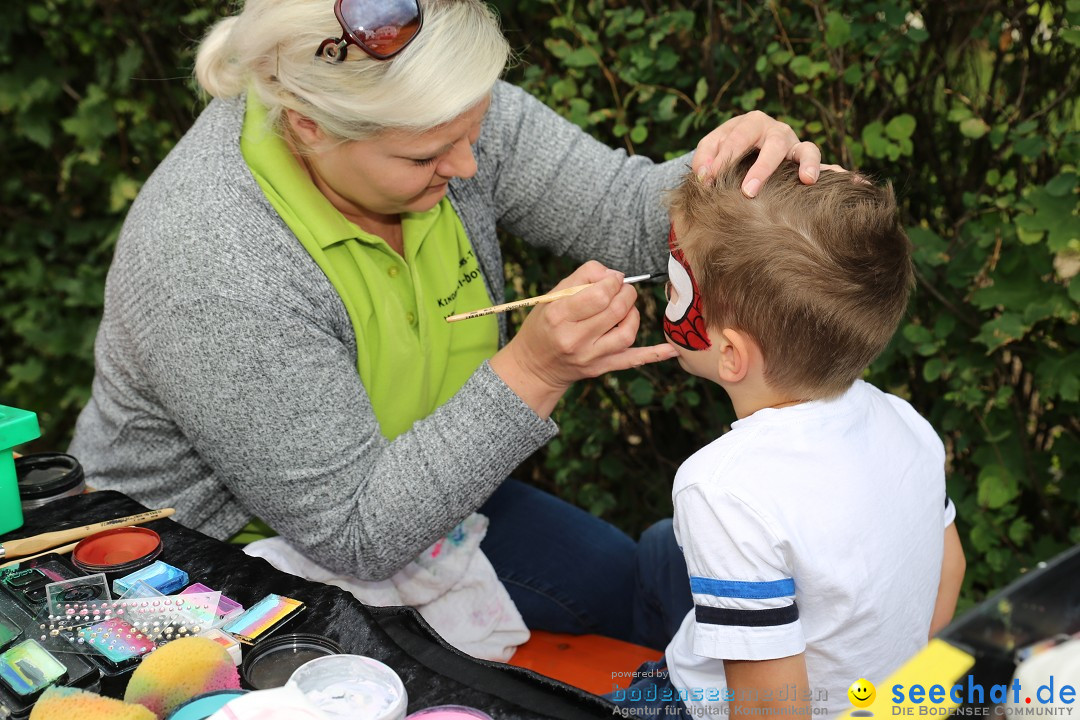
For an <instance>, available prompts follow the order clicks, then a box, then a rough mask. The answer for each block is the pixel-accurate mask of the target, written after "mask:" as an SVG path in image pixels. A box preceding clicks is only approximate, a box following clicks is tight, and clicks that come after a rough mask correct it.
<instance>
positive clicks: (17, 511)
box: [0, 405, 41, 535]
mask: <svg viewBox="0 0 1080 720" xmlns="http://www.w3.org/2000/svg"><path fill="white" fill-rule="evenodd" d="M40 435H41V429H40V428H38V422H37V415H35V414H34V413H32V412H29V411H28V410H20V409H19V408H13V407H8V406H6V405H0V535H3V534H4V533H6V532H9V531H11V530H15V529H16V528H20V527H22V524H23V514H22V504H21V503H20V501H19V482H18V479H17V478H16V477H15V460H14V454H13V452H12V448H14V447H15V446H16V445H21V444H22V443H24V442H28V441H30V440H33V439H35V438H37V437H39V436H40Z"/></svg>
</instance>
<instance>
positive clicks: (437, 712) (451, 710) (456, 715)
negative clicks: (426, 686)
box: [405, 705, 492, 720]
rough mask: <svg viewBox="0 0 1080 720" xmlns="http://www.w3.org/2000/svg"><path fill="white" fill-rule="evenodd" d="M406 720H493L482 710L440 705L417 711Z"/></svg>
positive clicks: (462, 706)
mask: <svg viewBox="0 0 1080 720" xmlns="http://www.w3.org/2000/svg"><path fill="white" fill-rule="evenodd" d="M405 720H492V717H491V716H490V715H488V714H487V713H486V712H484V711H482V710H477V709H476V708H471V707H465V706H464V705H439V706H437V707H431V708H428V709H426V710H417V711H416V712H414V713H413V714H412V715H410V716H409V717H407V718H405Z"/></svg>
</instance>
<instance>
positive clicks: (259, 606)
mask: <svg viewBox="0 0 1080 720" xmlns="http://www.w3.org/2000/svg"><path fill="white" fill-rule="evenodd" d="M303 609H304V603H302V602H300V601H299V600H293V599H292V598H287V597H284V596H282V595H275V594H270V595H267V596H266V597H264V598H263V599H262V600H260V601H259V602H257V603H255V604H254V605H252V606H251V607H250V608H248V609H247V610H246V611H245V612H244V614H243V615H241V616H240V617H238V618H236V619H235V620H232V621H230V622H229V623H228V624H226V625H225V627H223V628H222V629H223V630H224V631H225V632H227V633H229V634H230V635H233V636H235V637H236V639H237V640H239V641H240V642H242V643H246V644H249V645H250V644H252V643H254V642H255V641H256V640H258V639H259V638H260V637H263V636H264V635H268V634H270V633H272V632H274V631H275V630H277V629H278V628H280V627H281V626H282V625H284V624H285V623H287V622H288V621H289V620H292V619H293V618H294V617H296V615H297V614H298V613H299V612H300V611H301V610H303Z"/></svg>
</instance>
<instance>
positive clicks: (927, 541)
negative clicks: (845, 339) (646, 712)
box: [666, 381, 956, 717]
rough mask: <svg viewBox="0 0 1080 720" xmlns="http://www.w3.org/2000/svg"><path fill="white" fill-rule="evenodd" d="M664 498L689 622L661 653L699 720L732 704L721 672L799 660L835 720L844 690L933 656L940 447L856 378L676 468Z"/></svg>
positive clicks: (942, 504) (736, 427) (909, 411)
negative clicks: (830, 395)
mask: <svg viewBox="0 0 1080 720" xmlns="http://www.w3.org/2000/svg"><path fill="white" fill-rule="evenodd" d="M672 496H673V499H674V503H675V536H676V538H677V539H678V541H679V545H680V547H681V548H682V550H683V554H684V555H685V557H686V565H687V569H688V571H689V573H690V586H691V591H692V592H693V595H694V609H693V610H691V611H690V612H689V613H688V614H687V616H686V618H685V619H684V620H683V623H682V626H681V627H680V628H679V630H678V632H677V633H676V634H675V638H674V639H673V640H672V641H671V644H670V645H668V647H667V653H666V656H667V662H668V669H669V670H670V673H671V681H672V683H673V684H674V685H675V687H676V688H677V689H678V690H679V691H680V697H682V698H683V699H684V700H685V701H686V704H687V706H689V707H690V709H691V710H692V711H695V714H698V716H701V717H709V716H716V715H718V714H719V713H720V712H722V708H725V707H726V705H727V700H729V699H730V696H728V695H727V694H726V689H727V688H726V682H725V677H724V659H728V660H767V659H774V658H781V657H787V656H790V655H796V654H798V653H801V652H804V651H805V653H806V655H805V659H806V669H807V675H808V677H809V681H810V688H809V690H808V692H809V693H810V694H811V700H812V701H813V705H814V707H815V708H823V709H825V710H826V711H827V712H828V714H829V715H832V714H836V713H838V712H842V711H844V710H846V709H849V708H850V707H851V705H850V703H849V701H848V699H847V689H848V687H849V686H850V685H851V684H852V683H853V682H855V681H856V680H858V679H860V678H866V679H867V680H869V681H870V682H873V683H879V682H881V681H882V680H884V679H885V678H886V677H887V676H888V674H889V673H890V672H892V671H893V670H895V669H896V668H897V667H899V666H900V665H901V664H902V663H903V661H904V660H906V659H907V658H909V657H910V656H911V655H913V654H914V653H915V652H917V651H918V650H919V649H920V648H921V647H922V646H923V645H925V644H926V640H927V634H928V633H929V630H930V618H931V615H932V613H933V609H934V601H935V598H936V597H937V589H938V582H939V580H940V577H941V562H942V554H943V545H944V528H945V527H946V526H947V525H948V524H949V523H951V522H952V520H953V517H954V516H955V514H956V511H955V509H954V508H953V506H952V504H951V503H950V502H949V501H948V499H947V498H946V497H945V451H944V447H943V446H942V443H941V440H940V439H939V438H938V436H937V434H936V433H935V432H934V429H933V428H932V427H930V424H929V423H927V422H926V420H924V419H923V418H922V417H920V416H919V414H918V413H917V412H915V410H914V409H913V408H912V407H911V406H910V405H909V404H908V403H907V402H905V401H903V400H901V399H900V398H897V397H895V396H893V395H888V394H886V393H883V392H882V391H880V390H878V389H877V388H875V387H873V386H872V385H868V384H866V383H864V382H862V381H857V382H856V383H855V384H854V385H853V386H852V387H851V388H850V389H849V390H848V391H847V392H846V393H844V395H842V396H840V397H839V398H836V399H834V400H829V401H817V402H810V403H804V404H802V405H795V406H792V407H787V408H781V409H771V408H769V409H765V410H759V411H758V412H756V413H754V414H752V415H750V416H749V417H746V418H743V419H742V420H738V421H736V422H735V423H733V424H732V426H731V431H730V432H728V433H726V434H725V435H723V436H722V437H721V438H719V439H718V440H716V441H714V442H712V443H710V444H709V445H707V446H705V447H704V448H702V449H701V450H699V451H698V452H696V453H695V454H694V455H693V456H691V457H690V458H689V459H688V460H687V461H686V462H685V463H683V464H682V466H681V467H680V468H679V472H678V474H677V475H676V477H675V486H674V489H673V490H672ZM785 692H786V693H790V692H791V689H790V688H787V689H784V688H780V687H777V688H775V689H774V691H773V693H774V694H773V696H772V699H773V700H783V699H788V695H785V694H784V693H785ZM805 692H807V690H805V689H800V693H805ZM879 692H880V691H879ZM684 693H685V694H684ZM723 712H726V710H723ZM818 717H820V716H818Z"/></svg>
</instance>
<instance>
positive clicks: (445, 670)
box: [0, 492, 614, 720]
mask: <svg viewBox="0 0 1080 720" xmlns="http://www.w3.org/2000/svg"><path fill="white" fill-rule="evenodd" d="M147 509H148V508H145V507H143V506H142V505H140V504H139V503H137V502H135V501H134V500H132V499H131V498H129V497H127V496H125V495H123V494H121V493H117V492H95V493H90V494H87V495H80V496H77V497H71V498H65V499H63V500H58V501H56V502H53V503H50V504H49V505H46V506H44V507H41V508H38V509H36V510H32V511H29V512H27V513H26V522H25V524H24V525H23V527H22V528H20V529H19V530H16V531H14V532H11V533H8V534H7V535H4V536H0V542H2V541H4V540H11V539H14V538H17V537H27V536H30V535H36V534H38V533H42V532H48V531H52V530H58V529H61V528H62V527H70V526H79V525H87V524H90V523H92V522H98V521H102V520H109V519H113V518H118V517H123V516H126V515H133V514H135V513H139V512H143V511H145V510H147ZM146 527H149V528H151V529H152V530H154V531H156V532H157V533H158V534H159V535H160V536H161V540H162V544H163V550H162V553H161V556H160V558H159V559H161V560H164V561H165V562H168V563H169V564H171V565H174V566H176V567H178V568H180V569H182V570H184V571H186V572H187V573H188V576H189V577H190V582H192V583H195V582H201V583H204V584H205V585H208V586H209V587H211V588H214V589H215V590H220V591H221V592H222V593H223V594H225V595H227V596H229V597H231V598H233V599H235V600H237V601H238V602H240V603H243V605H244V606H245V607H250V606H251V605H252V604H254V603H255V602H257V601H258V600H260V599H261V598H262V597H264V596H266V595H267V594H269V593H278V594H280V595H285V596H288V597H292V598H296V599H297V600H301V601H303V602H304V603H305V604H306V605H307V608H306V610H304V611H303V613H302V614H301V616H300V617H298V618H297V620H295V621H294V622H292V623H290V625H289V626H288V627H287V628H285V629H283V630H282V631H281V632H309V633H316V634H319V635H324V636H326V637H329V638H331V639H332V640H334V641H336V642H337V643H339V644H340V645H341V647H342V648H343V649H344V650H345V652H346V653H352V654H356V655H366V656H368V657H373V658H375V659H377V660H380V661H381V662H384V663H386V664H387V665H389V666H390V667H391V668H393V669H394V670H395V671H396V672H397V673H398V675H400V676H401V679H402V681H403V682H404V683H405V688H406V690H407V691H408V694H409V712H414V711H416V710H420V709H422V708H426V707H431V706H434V705H444V704H461V705H467V706H471V707H475V708H479V709H481V710H484V711H485V712H487V713H489V714H490V715H491V716H492V717H494V718H495V719H496V720H501V719H502V718H524V719H531V718H560V719H564V720H578V719H579V718H610V717H611V716H612V715H613V711H614V706H613V705H611V704H610V703H607V702H606V701H604V700H602V699H601V698H599V697H597V696H595V695H590V694H588V693H585V692H583V691H580V690H578V689H576V688H572V687H570V686H567V685H565V684H563V683H560V682H558V681H555V680H551V679H549V678H545V677H543V676H540V675H537V674H536V673H533V672H531V671H529V670H524V669H521V668H516V667H511V666H508V665H504V664H501V663H492V662H487V661H483V660H477V659H475V658H472V657H469V656H468V655H465V654H463V653H461V652H460V651H458V650H456V649H454V648H453V647H451V646H449V645H447V644H446V643H445V642H444V641H443V640H442V639H441V638H440V637H439V636H438V635H437V634H436V633H435V632H434V631H432V630H431V629H430V627H429V626H428V625H427V623H425V622H424V620H423V618H422V617H421V616H420V615H419V613H417V612H416V611H415V610H413V609H411V608H374V607H368V606H365V605H363V604H362V603H360V602H359V601H358V600H356V599H355V598H354V597H353V596H352V595H350V594H349V593H347V592H345V591H343V590H341V589H339V588H337V587H334V586H330V585H323V584H321V583H313V582H309V581H307V580H304V579H301V578H298V577H295V576H293V575H289V574H286V573H283V572H280V571H279V570H277V569H275V568H274V567H273V566H271V565H270V564H269V563H267V562H266V561H265V560H262V559H261V558H252V557H249V556H248V555H245V554H244V553H243V551H242V550H241V548H240V547H238V546H236V545H230V544H228V543H223V542H220V541H218V540H215V539H213V538H210V537H208V536H206V535H203V534H202V533H199V532H197V531H195V530H191V529H189V528H186V527H184V526H182V525H180V524H179V523H176V522H173V521H172V520H171V519H169V520H157V521H155V522H152V523H148V524H147V525H146ZM270 637H274V635H271V636H270ZM107 692H108V693H109V694H117V692H116V690H115V689H112V688H107Z"/></svg>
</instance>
